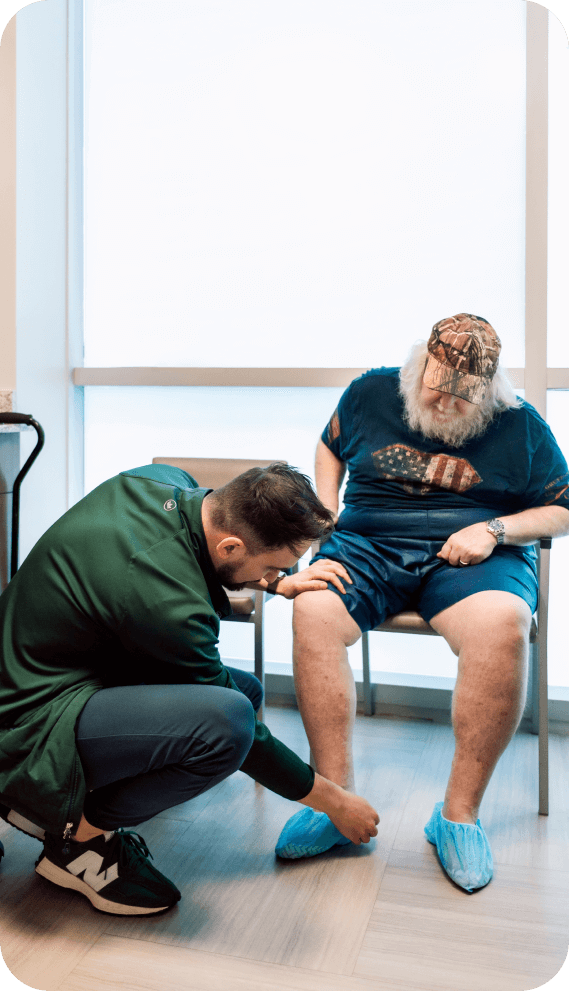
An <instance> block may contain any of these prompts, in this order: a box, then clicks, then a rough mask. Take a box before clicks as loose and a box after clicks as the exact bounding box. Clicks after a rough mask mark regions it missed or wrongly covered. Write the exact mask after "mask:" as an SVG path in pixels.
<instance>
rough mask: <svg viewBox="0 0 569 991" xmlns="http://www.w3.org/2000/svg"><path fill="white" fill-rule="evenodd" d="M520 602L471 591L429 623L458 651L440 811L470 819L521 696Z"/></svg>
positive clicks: (523, 636)
mask: <svg viewBox="0 0 569 991" xmlns="http://www.w3.org/2000/svg"><path fill="white" fill-rule="evenodd" d="M530 622H531V615H530V610H529V607H528V606H527V604H526V603H525V602H524V600H523V599H521V598H520V597H519V596H517V595H513V594H511V593H510V592H497V591H496V592H491V591H486V592H477V593H475V594H474V595H470V596H468V598H466V599H463V600H462V601H461V602H457V603H456V604H455V605H454V606H450V607H449V608H448V609H444V610H443V611H442V612H440V613H438V614H437V615H436V616H435V617H434V618H433V619H432V620H431V625H432V626H433V627H434V628H435V629H436V630H437V631H438V632H439V633H441V634H442V635H443V636H444V637H445V639H446V640H447V642H448V644H449V645H450V647H451V648H452V650H453V651H454V653H455V654H457V655H458V677H457V682H456V687H455V690H454V695H453V702H452V723H453V728H454V734H455V753H454V758H453V762H452V769H451V773H450V778H449V781H448V786H447V790H446V795H445V803H444V806H443V810H442V814H443V816H444V818H445V819H450V820H451V821H453V822H466V823H475V822H476V819H477V817H478V809H479V806H480V803H481V801H482V796H483V795H484V792H485V790H486V787H487V785H488V782H489V781H490V778H491V776H492V772H493V771H494V768H495V766H496V764H497V762H498V759H499V757H500V756H501V754H502V753H503V752H504V750H505V749H506V747H507V745H508V743H509V742H510V740H511V739H512V736H513V735H514V733H515V731H516V729H517V727H518V725H519V722H520V719H521V716H522V713H523V709H524V702H525V692H526V683H527V661H528V639H529V627H530Z"/></svg>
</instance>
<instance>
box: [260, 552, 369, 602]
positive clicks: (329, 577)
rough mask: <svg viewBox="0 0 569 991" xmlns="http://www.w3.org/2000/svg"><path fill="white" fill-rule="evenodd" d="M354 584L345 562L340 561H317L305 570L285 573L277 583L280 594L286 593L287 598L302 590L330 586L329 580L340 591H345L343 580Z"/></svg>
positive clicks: (320, 588) (309, 590) (291, 597)
mask: <svg viewBox="0 0 569 991" xmlns="http://www.w3.org/2000/svg"><path fill="white" fill-rule="evenodd" d="M340 578H341V579H342V581H344V582H347V583H348V584H349V585H351V584H352V579H351V578H350V576H349V574H348V572H347V571H346V569H345V568H344V566H343V564H340V563H339V562H338V561H329V560H327V559H324V560H322V561H315V562H314V564H311V565H310V566H309V567H308V568H305V569H304V571H299V572H298V573H297V574H296V575H285V577H284V578H281V579H280V581H279V583H278V585H277V592H278V594H279V595H284V597H285V599H294V597H295V596H296V595H299V594H300V593H301V592H318V591H322V590H323V589H325V588H327V587H328V582H331V583H332V585H335V586H336V588H337V589H338V591H340V592H342V593H345V591H346V589H345V588H344V586H343V584H342V581H340Z"/></svg>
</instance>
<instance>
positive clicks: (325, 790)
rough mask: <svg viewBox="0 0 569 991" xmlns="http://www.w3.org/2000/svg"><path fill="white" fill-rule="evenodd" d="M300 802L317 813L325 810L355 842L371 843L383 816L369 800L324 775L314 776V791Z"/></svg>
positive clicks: (343, 833)
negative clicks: (379, 814)
mask: <svg viewBox="0 0 569 991" xmlns="http://www.w3.org/2000/svg"><path fill="white" fill-rule="evenodd" d="M300 802H301V804H302V805H309V806H310V808H312V809H316V811H317V812H325V813H326V815H327V816H328V817H329V818H330V819H331V820H332V822H333V823H334V825H335V827H336V829H339V830H340V832H341V833H342V835H343V836H347V837H348V839H350V840H351V841H352V843H356V844H358V845H359V844H360V843H369V841H370V839H371V837H372V836H377V824H378V822H379V816H378V814H377V812H376V811H375V809H372V807H371V805H370V804H369V802H367V801H366V799H365V798H362V797H361V796H360V795H354V794H353V793H352V792H349V791H344V789H343V788H340V786H339V785H336V784H334V783H333V782H332V781H328V779H327V778H323V777H322V776H321V775H320V774H317V775H316V776H315V778H314V786H313V788H312V791H310V792H309V793H308V795H307V796H306V798H302V799H300Z"/></svg>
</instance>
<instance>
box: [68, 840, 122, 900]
mask: <svg viewBox="0 0 569 991" xmlns="http://www.w3.org/2000/svg"><path fill="white" fill-rule="evenodd" d="M102 865H103V858H102V857H101V856H99V854H98V853H95V851H94V850H86V851H85V853H82V854H81V856H80V857H77V860H72V861H71V863H70V864H67V870H68V871H71V873H72V874H75V876H76V877H77V876H78V875H79V874H81V871H85V873H84V874H83V878H82V880H83V881H85V883H86V884H88V885H89V886H90V887H91V888H94V890H95V891H100V890H101V888H104V887H106V885H107V884H110V883H111V881H116V879H117V878H118V876H119V869H118V864H112V865H111V866H110V867H109V868H107V870H106V871H105V872H104V873H103V874H100V873H99V872H100V870H101V867H102Z"/></svg>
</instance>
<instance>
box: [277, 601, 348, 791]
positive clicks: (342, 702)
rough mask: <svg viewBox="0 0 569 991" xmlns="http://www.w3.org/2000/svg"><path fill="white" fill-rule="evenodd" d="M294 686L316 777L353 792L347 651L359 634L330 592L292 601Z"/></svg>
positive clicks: (344, 609) (341, 604)
mask: <svg viewBox="0 0 569 991" xmlns="http://www.w3.org/2000/svg"><path fill="white" fill-rule="evenodd" d="M293 632H294V647H293V662H294V682H295V688H296V696H297V700H298V706H299V709H300V713H301V715H302V720H303V722H304V727H305V729H306V735H307V736H308V740H309V742H310V747H311V749H312V753H313V755H314V760H315V763H316V769H317V770H318V773H319V774H322V775H323V776H324V777H326V778H328V779H329V780H330V781H334V782H335V783H336V784H338V785H340V786H341V787H342V788H346V789H347V790H348V791H353V790H354V769H353V760H352V732H353V726H354V716H355V711H356V690H355V685H354V677H353V674H352V670H351V668H350V665H349V663H348V651H347V647H349V646H351V645H352V644H354V643H356V641H357V640H358V639H359V637H360V636H361V630H360V628H359V626H358V625H357V623H355V622H354V620H353V619H352V617H351V616H350V614H349V613H348V611H347V609H346V607H345V606H344V604H343V602H342V600H341V597H340V596H338V595H336V593H335V592H330V591H329V590H326V591H322V592H303V593H302V594H301V595H297V596H296V598H295V600H294V618H293Z"/></svg>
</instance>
